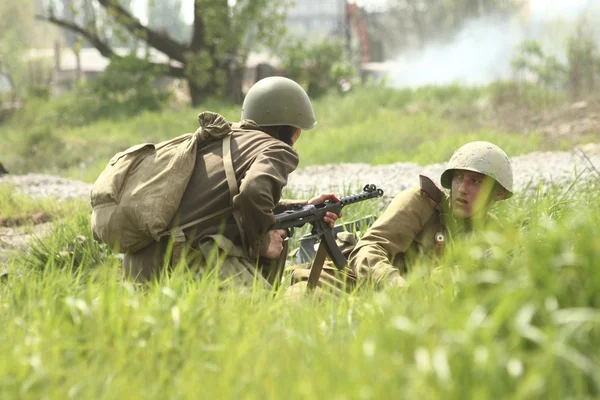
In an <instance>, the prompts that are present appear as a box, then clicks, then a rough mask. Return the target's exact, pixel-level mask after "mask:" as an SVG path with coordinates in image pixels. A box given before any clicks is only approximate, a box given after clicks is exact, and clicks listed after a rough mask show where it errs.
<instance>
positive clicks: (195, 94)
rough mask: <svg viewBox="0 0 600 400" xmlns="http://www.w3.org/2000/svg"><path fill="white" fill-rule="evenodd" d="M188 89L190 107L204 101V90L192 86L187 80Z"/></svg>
mask: <svg viewBox="0 0 600 400" xmlns="http://www.w3.org/2000/svg"><path fill="white" fill-rule="evenodd" d="M188 88H189V90H190V99H191V101H192V106H193V107H197V106H199V105H200V104H201V103H202V100H204V90H203V89H202V88H201V87H199V86H196V85H194V84H193V83H192V82H191V81H190V80H188Z"/></svg>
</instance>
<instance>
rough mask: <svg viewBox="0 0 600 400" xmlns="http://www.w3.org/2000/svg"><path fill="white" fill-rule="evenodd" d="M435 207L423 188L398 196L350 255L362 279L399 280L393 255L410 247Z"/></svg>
mask: <svg viewBox="0 0 600 400" xmlns="http://www.w3.org/2000/svg"><path fill="white" fill-rule="evenodd" d="M435 207H436V204H435V202H433V200H431V198H429V196H428V195H427V194H426V193H424V192H423V191H422V190H420V188H419V187H415V188H412V189H409V190H406V191H404V192H402V193H400V194H399V195H398V196H396V197H395V198H394V200H393V201H392V202H391V203H390V205H389V206H388V207H387V209H386V210H385V211H384V212H383V213H382V214H381V216H380V217H379V218H378V219H377V221H376V222H375V223H374V224H373V226H371V228H370V229H369V230H368V231H367V232H366V233H365V235H364V236H363V237H362V238H361V239H360V240H359V241H358V243H357V245H356V247H355V248H354V250H353V251H352V253H351V254H350V258H349V263H350V266H351V268H352V269H353V270H354V271H355V272H356V274H357V276H358V278H359V279H360V280H363V279H370V280H372V281H374V282H375V283H376V284H378V285H385V284H387V283H390V282H391V283H392V284H393V283H394V282H396V283H397V282H399V280H400V279H401V278H400V272H399V271H398V269H396V268H395V267H394V266H393V264H392V260H391V257H393V256H395V255H396V254H399V253H405V252H406V251H407V250H408V249H409V247H410V246H411V244H412V243H413V241H414V239H415V237H416V236H417V234H418V233H419V232H420V231H421V229H422V228H423V226H424V225H425V222H427V220H428V219H429V218H430V217H431V215H432V214H433V211H434V209H435Z"/></svg>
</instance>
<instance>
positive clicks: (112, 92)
mask: <svg viewBox="0 0 600 400" xmlns="http://www.w3.org/2000/svg"><path fill="white" fill-rule="evenodd" d="M166 69H167V67H166V66H162V65H158V66H157V65H153V64H151V63H149V62H148V61H147V60H140V59H138V58H137V57H136V56H135V55H129V56H125V57H119V58H113V59H112V60H111V62H110V64H109V65H108V67H107V68H106V70H105V71H104V72H102V74H100V75H99V76H98V77H97V78H96V79H94V80H92V81H91V83H90V84H89V92H90V94H92V95H93V96H96V97H97V98H98V99H99V100H100V102H101V103H105V104H111V105H113V106H115V107H118V108H119V109H121V110H122V112H123V113H126V114H135V113H136V112H139V111H141V110H158V109H160V108H161V107H162V106H163V105H165V104H166V102H167V100H168V99H169V93H168V92H167V91H165V90H160V89H158V88H157V87H155V85H156V80H157V79H158V78H159V77H160V76H161V75H163V74H164V73H165V71H166Z"/></svg>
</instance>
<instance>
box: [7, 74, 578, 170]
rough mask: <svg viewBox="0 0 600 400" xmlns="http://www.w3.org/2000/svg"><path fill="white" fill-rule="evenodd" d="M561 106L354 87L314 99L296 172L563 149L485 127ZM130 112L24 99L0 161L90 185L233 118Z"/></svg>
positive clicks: (462, 93)
mask: <svg viewBox="0 0 600 400" xmlns="http://www.w3.org/2000/svg"><path fill="white" fill-rule="evenodd" d="M124 87H127V86H124ZM149 90H150V89H149ZM124 93H125V94H126V93H129V92H128V91H127V90H126V89H124ZM115 96H116V94H115ZM120 98H121V99H123V101H124V99H126V98H128V97H120ZM563 102H564V99H563V98H562V96H561V95H560V94H556V93H552V92H549V91H545V90H542V89H539V88H536V87H535V86H533V85H515V84H510V83H506V84H503V83H496V84H493V85H491V86H488V87H475V88H466V87H461V86H457V85H455V86H445V87H425V88H421V89H417V90H410V89H405V90H397V89H391V88H383V87H361V86H355V87H353V88H352V90H350V91H349V92H348V93H344V94H340V93H338V92H337V91H333V92H329V93H328V94H327V95H325V96H323V97H322V98H319V99H317V100H316V101H315V104H314V108H315V112H316V116H317V120H318V125H317V126H316V128H315V129H314V130H312V131H309V132H305V133H304V135H303V136H302V139H301V140H300V141H299V142H298V144H297V148H298V151H299V153H300V155H301V157H300V158H301V165H302V166H306V165H311V164H323V163H332V162H367V163H373V164H378V163H389V162H400V161H412V162H417V163H420V164H423V165H426V164H429V163H435V162H442V161H445V160H447V159H448V157H449V156H450V155H451V153H452V151H453V149H455V148H457V147H458V146H459V145H460V144H462V143H464V142H466V141H468V140H472V139H473V138H481V139H487V140H491V141H493V142H496V143H497V144H498V145H500V146H502V147H503V148H505V149H506V151H507V152H508V154H510V155H518V154H522V153H525V152H528V151H532V150H534V149H538V148H540V149H545V150H551V149H557V148H563V147H562V146H564V144H563V143H561V142H558V141H553V140H549V139H547V138H545V137H544V136H540V135H538V134H535V132H531V133H529V132H525V133H523V132H510V131H509V132H505V131H502V130H500V128H498V129H495V130H494V129H490V128H489V126H490V124H489V123H487V121H486V118H489V117H490V115H493V113H494V109H495V108H496V107H500V106H503V105H510V106H511V107H513V108H519V107H520V109H531V110H533V112H535V111H536V110H543V109H547V108H551V107H554V106H556V104H562V103H563ZM132 104H134V103H133V102H132ZM134 108H135V107H134V106H131V105H128V104H123V103H122V102H116V101H99V100H98V98H97V94H96V95H94V96H92V95H89V96H86V95H85V94H80V93H73V94H68V95H65V96H62V97H60V98H57V99H56V100H53V101H52V102H46V101H43V100H39V101H30V102H29V103H28V104H27V107H25V108H24V109H23V110H21V111H19V112H18V113H17V114H15V115H14V116H13V117H12V118H11V119H10V120H9V121H7V122H6V123H4V124H2V125H0V154H2V162H3V163H4V165H6V166H7V168H9V170H10V171H14V173H24V172H31V171H36V172H46V173H54V174H59V175H64V176H68V177H72V178H77V179H83V180H85V181H88V182H92V181H94V180H95V179H96V177H97V176H98V174H99V173H100V171H101V170H102V168H104V166H105V165H106V162H107V161H108V159H109V158H110V157H112V155H114V154H115V153H117V152H118V151H121V150H123V149H125V148H127V147H129V146H131V145H133V144H137V143H141V142H158V141H161V140H165V139H168V138H172V137H174V136H177V135H181V134H183V133H187V132H192V131H194V130H195V129H196V128H197V126H198V125H197V121H196V116H197V115H198V114H199V113H200V112H201V111H203V110H210V111H216V112H220V113H222V114H223V115H225V117H226V118H228V119H229V120H231V121H235V120H237V119H239V113H240V110H239V108H238V107H236V106H233V105H230V104H226V103H223V102H219V101H211V102H210V103H208V104H206V105H205V106H204V107H202V109H195V108H188V107H183V108H182V107H177V108H172V107H163V108H162V109H161V110H159V111H156V112H149V111H143V112H141V113H137V114H135V115H133V116H132V114H131V112H133V111H137V110H134ZM485 126H488V127H487V128H486V127H485ZM573 140H574V141H576V140H577V138H575V139H573ZM567 145H570V144H569V143H567ZM571 145H572V143H571ZM415 149H416V150H417V151H415ZM58 155H60V156H58Z"/></svg>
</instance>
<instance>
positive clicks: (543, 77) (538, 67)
mask: <svg viewBox="0 0 600 400" xmlns="http://www.w3.org/2000/svg"><path fill="white" fill-rule="evenodd" d="M564 52H565V54H566V57H565V60H566V61H560V60H559V59H558V58H557V57H556V56H554V55H548V54H546V53H545V52H544V50H543V49H542V46H541V44H540V43H539V42H536V41H531V40H529V41H525V42H523V43H522V44H521V45H520V46H519V47H518V49H517V52H516V55H515V56H514V57H513V59H512V62H511V64H512V67H513V69H514V70H515V71H517V72H518V73H524V74H526V75H529V77H533V78H535V79H537V81H538V82H539V84H541V85H542V86H545V87H548V88H555V89H559V90H563V91H568V92H569V93H570V94H571V95H572V96H573V97H575V98H577V97H579V96H582V95H584V96H585V95H589V94H592V93H594V92H595V88H596V82H597V81H598V80H600V54H599V53H598V45H597V43H596V40H595V35H594V32H593V30H592V29H591V27H590V26H589V24H587V23H586V22H585V21H582V22H581V23H580V24H579V25H578V27H577V30H576V32H575V33H574V34H572V35H571V36H570V37H569V38H568V39H567V44H566V47H565V50H564Z"/></svg>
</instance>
